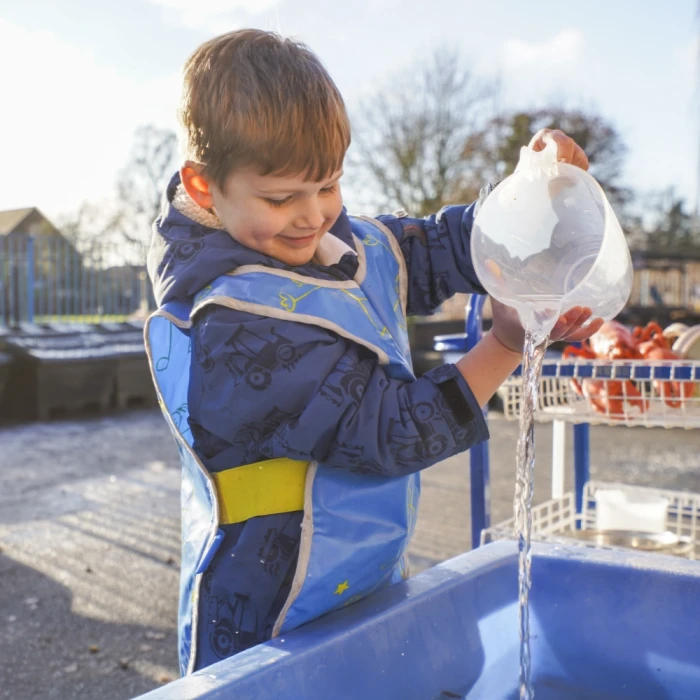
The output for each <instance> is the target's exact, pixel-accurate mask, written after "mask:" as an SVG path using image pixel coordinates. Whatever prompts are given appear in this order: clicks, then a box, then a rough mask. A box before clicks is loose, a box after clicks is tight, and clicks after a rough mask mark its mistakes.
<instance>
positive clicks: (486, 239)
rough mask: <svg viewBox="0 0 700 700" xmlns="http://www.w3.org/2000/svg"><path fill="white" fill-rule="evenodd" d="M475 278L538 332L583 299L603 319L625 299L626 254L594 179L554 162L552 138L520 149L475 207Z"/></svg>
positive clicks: (629, 263)
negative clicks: (501, 177) (539, 146)
mask: <svg viewBox="0 0 700 700" xmlns="http://www.w3.org/2000/svg"><path fill="white" fill-rule="evenodd" d="M471 251H472V262H473V263H474V269H475V271H476V274H477V277H478V278H479V280H480V281H481V283H482V284H483V286H484V287H485V289H486V291H487V292H488V293H489V294H490V295H491V296H492V297H494V298H496V299H498V300H499V301H501V302H503V303H504V304H506V305H508V306H512V307H513V308H515V309H517V311H518V314H519V315H520V320H521V321H522V323H523V325H524V326H526V327H527V328H530V329H531V330H533V331H535V332H536V333H537V334H539V335H541V336H542V337H544V336H546V335H548V334H549V332H550V331H551V330H552V328H553V327H554V324H555V323H556V321H557V319H558V318H559V315H560V314H561V313H564V312H566V311H568V310H569V309H570V308H572V307H574V306H588V307H590V308H591V309H592V310H593V316H595V317H600V318H603V319H605V320H606V321H609V320H610V319H612V318H614V317H615V316H616V315H617V314H618V313H619V312H620V311H621V310H622V308H623V307H624V305H625V304H626V303H627V299H628V298H629V294H630V290H631V289H632V260H631V258H630V253H629V249H628V247H627V241H626V239H625V236H624V233H623V232H622V229H621V228H620V224H619V222H618V221H617V218H616V217H615V213H614V212H613V210H612V208H611V206H610V203H609V202H608V200H607V199H606V197H605V194H604V193H603V190H601V188H600V186H599V185H598V183H597V182H596V181H595V180H594V179H593V178H592V177H591V176H590V175H589V174H588V173H587V172H585V171H584V170H581V168H578V167H575V166H573V165H570V164H567V163H559V162H558V161H557V145H556V143H555V142H554V141H550V142H549V143H548V144H547V146H546V147H545V148H544V150H542V151H539V152H537V153H536V152H535V151H533V150H531V149H529V148H523V149H522V150H521V152H520V161H519V163H518V167H517V168H516V170H515V172H514V173H513V174H512V175H510V176H509V177H507V178H506V179H505V180H504V181H503V182H501V183H500V184H499V185H498V187H496V188H495V189H494V190H493V192H492V193H491V194H490V195H489V196H488V197H486V199H485V200H483V202H482V204H481V205H480V206H479V210H478V213H477V215H476V219H475V221H474V227H473V229H472V235H471Z"/></svg>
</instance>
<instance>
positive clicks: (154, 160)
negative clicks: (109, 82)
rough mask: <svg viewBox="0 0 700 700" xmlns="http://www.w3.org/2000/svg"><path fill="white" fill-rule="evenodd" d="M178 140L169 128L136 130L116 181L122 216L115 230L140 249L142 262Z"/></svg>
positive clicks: (171, 166)
mask: <svg viewBox="0 0 700 700" xmlns="http://www.w3.org/2000/svg"><path fill="white" fill-rule="evenodd" d="M176 158H177V137H176V135H175V133H174V132H172V131H170V130H168V129H159V128H158V127H155V126H152V125H148V126H142V127H139V128H138V129H137V130H136V133H135V134H134V142H133V145H132V149H131V154H130V158H129V161H128V163H127V164H126V166H125V167H124V169H123V170H122V171H121V173H120V174H119V178H118V180H117V200H118V202H119V208H120V209H121V211H122V213H123V217H122V218H121V220H120V221H119V225H118V229H119V233H120V235H121V236H122V237H123V239H124V240H125V241H127V242H129V243H131V244H133V245H135V246H137V247H140V248H141V249H142V253H143V260H145V259H146V252H147V249H148V244H149V241H150V235H151V226H152V224H153V222H154V221H155V219H156V218H157V216H158V214H159V213H160V203H161V198H162V196H163V191H164V190H165V187H166V185H167V184H168V180H169V179H170V177H171V175H172V173H173V172H174V170H175V168H176V167H177V161H176Z"/></svg>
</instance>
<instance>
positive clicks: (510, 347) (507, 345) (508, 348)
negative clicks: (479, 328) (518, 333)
mask: <svg viewBox="0 0 700 700" xmlns="http://www.w3.org/2000/svg"><path fill="white" fill-rule="evenodd" d="M487 335H491V336H492V337H493V339H494V340H495V341H496V342H497V343H498V345H500V346H501V347H502V348H503V349H504V350H506V351H507V352H509V353H511V354H512V355H517V356H518V357H522V354H523V348H522V347H520V348H516V347H513V345H512V344H511V343H508V342H507V341H506V340H505V339H504V338H501V337H500V333H499V331H498V329H497V328H496V327H492V328H491V330H490V331H489V333H487ZM523 344H524V341H523Z"/></svg>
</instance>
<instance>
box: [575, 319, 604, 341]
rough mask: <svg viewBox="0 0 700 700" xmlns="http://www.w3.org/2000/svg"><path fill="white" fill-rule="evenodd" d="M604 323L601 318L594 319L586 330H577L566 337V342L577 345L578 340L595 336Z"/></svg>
mask: <svg viewBox="0 0 700 700" xmlns="http://www.w3.org/2000/svg"><path fill="white" fill-rule="evenodd" d="M604 323H605V321H604V320H603V319H602V318H596V319H595V320H594V321H591V323H590V324H589V325H588V326H586V328H579V329H578V330H577V331H575V332H574V333H572V334H571V335H569V336H567V338H566V340H569V341H571V342H572V343H577V342H579V341H580V340H586V338H590V337H591V336H592V335H595V334H596V333H597V332H598V331H599V330H600V329H601V328H602V326H603V324H604Z"/></svg>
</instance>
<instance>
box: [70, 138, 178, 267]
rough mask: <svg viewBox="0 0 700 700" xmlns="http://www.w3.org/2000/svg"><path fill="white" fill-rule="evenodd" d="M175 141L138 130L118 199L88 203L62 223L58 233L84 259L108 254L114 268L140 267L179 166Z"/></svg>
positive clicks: (117, 184) (118, 190) (118, 180)
mask: <svg viewBox="0 0 700 700" xmlns="http://www.w3.org/2000/svg"><path fill="white" fill-rule="evenodd" d="M176 141H177V139H176V136H175V134H174V133H173V132H172V131H168V130H167V129H159V128H157V127H155V126H144V127H140V128H139V129H137V130H136V132H135V134H134V142H133V146H132V149H131V153H130V155H129V160H128V162H127V164H126V165H125V166H124V168H123V169H122V171H121V172H120V173H119V176H118V178H117V183H116V190H117V191H116V196H113V197H110V198H106V199H104V200H102V201H100V202H84V203H83V204H82V205H81V206H80V208H79V209H78V210H77V211H75V212H72V213H70V214H67V215H65V216H63V217H61V218H60V219H59V228H60V229H61V231H62V232H63V235H64V236H65V237H66V238H68V239H69V240H70V241H71V242H72V243H73V245H75V246H76V248H77V249H78V250H80V251H81V253H82V254H83V255H87V256H88V257H100V256H103V255H104V251H105V250H109V251H110V252H109V256H108V257H109V263H110V264H114V263H115V261H117V262H121V263H127V264H131V265H141V264H144V263H145V261H146V253H147V252H148V246H149V243H150V238H151V227H152V224H153V221H154V220H155V219H156V217H157V216H158V214H159V213H160V202H161V197H162V194H163V191H164V190H165V187H166V185H167V183H168V180H169V178H170V176H171V175H172V173H173V172H174V171H175V168H176V167H177V160H176V157H177V150H176V149H177V144H176Z"/></svg>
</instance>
